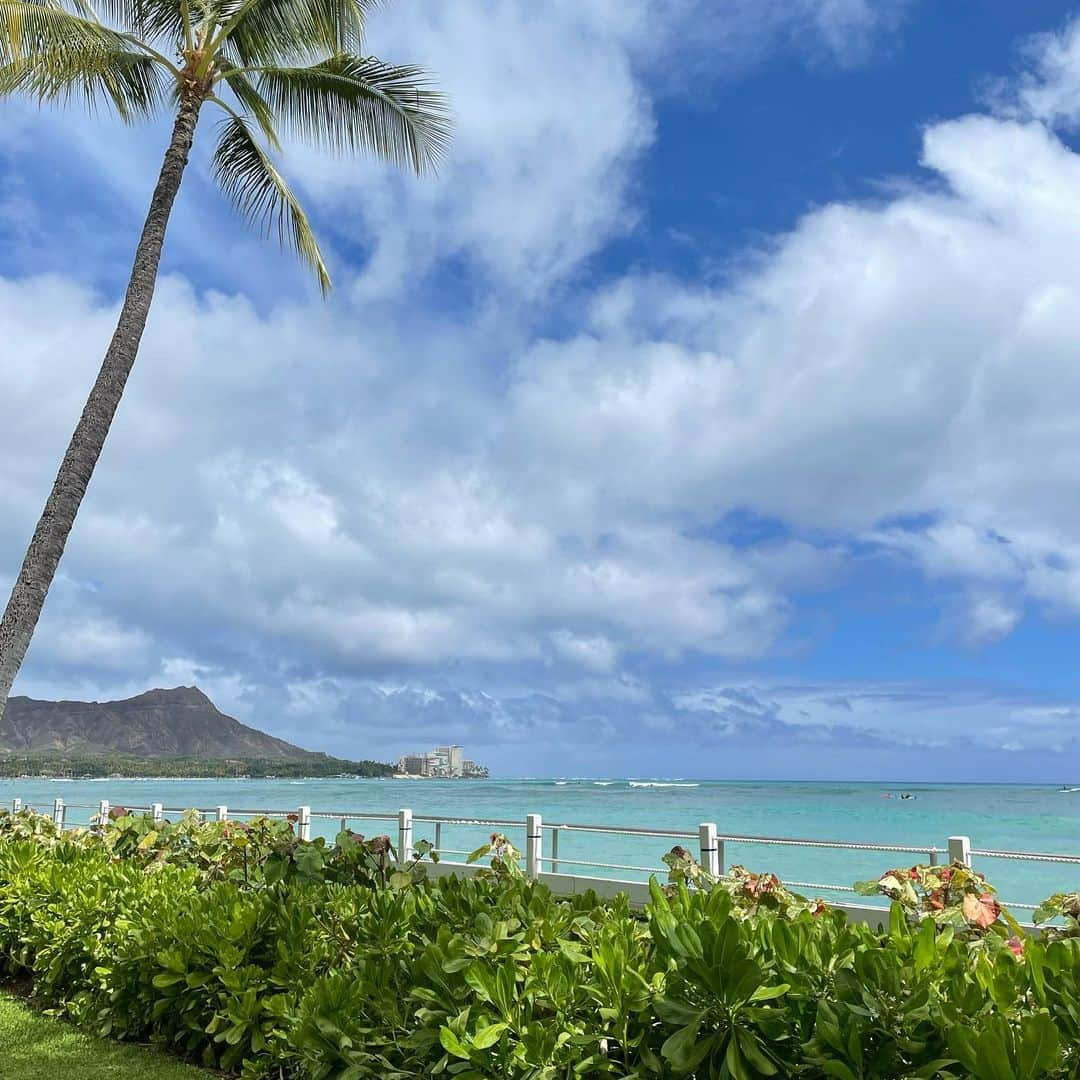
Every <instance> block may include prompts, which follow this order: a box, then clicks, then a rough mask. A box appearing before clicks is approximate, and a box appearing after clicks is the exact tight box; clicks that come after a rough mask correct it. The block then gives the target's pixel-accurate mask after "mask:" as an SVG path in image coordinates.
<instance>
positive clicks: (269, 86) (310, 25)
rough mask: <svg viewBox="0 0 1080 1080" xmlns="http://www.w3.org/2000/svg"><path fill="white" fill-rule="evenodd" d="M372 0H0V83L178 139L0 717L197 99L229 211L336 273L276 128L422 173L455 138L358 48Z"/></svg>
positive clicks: (0, 699) (52, 515) (112, 409)
mask: <svg viewBox="0 0 1080 1080" xmlns="http://www.w3.org/2000/svg"><path fill="white" fill-rule="evenodd" d="M376 2H378V0H102V3H101V7H100V10H95V9H94V8H93V7H91V5H90V0H0V97H2V96H4V95H8V94H23V95H27V96H29V97H30V98H32V99H35V100H36V101H38V102H39V103H66V102H67V101H69V100H70V99H71V98H73V97H76V98H83V99H84V100H85V101H86V103H87V104H88V105H89V106H91V107H94V106H96V105H99V104H105V105H106V106H108V107H110V108H111V109H112V110H114V111H115V113H116V115H117V116H119V118H120V119H121V120H123V121H125V122H127V123H132V122H135V121H139V120H144V119H146V118H148V117H152V116H154V115H156V114H158V113H159V112H161V111H162V110H164V109H165V108H169V109H170V110H171V112H172V114H173V117H174V120H173V128H172V138H171V139H170V141H169V145H168V148H167V149H166V151H165V159H164V162H163V163H162V166H161V172H160V175H159V176H158V182H157V187H156V188H155V189H154V193H153V197H152V198H151V200H150V210H149V213H148V214H147V216H146V222H145V224H144V226H143V231H142V236H141V237H140V239H139V245H138V247H137V248H136V251H135V261H134V264H133V266H132V270H131V277H130V280H129V282H128V287H127V293H126V294H125V297H124V304H123V307H122V309H121V311H120V318H119V321H118V323H117V327H116V332H115V333H114V335H113V338H112V341H111V342H110V344H109V348H108V351H107V352H106V353H105V360H104V362H103V363H102V366H101V371H100V373H99V375H98V378H97V381H96V382H95V384H94V387H93V389H92V390H91V392H90V397H89V399H88V400H87V402H86V407H85V409H84V410H83V414H82V417H81V419H80V420H79V423H78V425H77V427H76V428H75V433H74V435H73V436H72V438H71V443H70V445H69V446H68V449H67V453H66V454H65V455H64V460H63V462H62V464H61V465H60V471H59V473H58V474H57V477H56V482H55V483H54V485H53V489H52V492H51V494H50V495H49V499H48V502H47V503H46V504H45V510H44V512H43V513H42V515H41V520H40V521H39V522H38V525H37V529H36V530H35V531H34V536H33V539H32V540H31V541H30V547H29V550H28V551H27V553H26V558H25V560H24V562H23V564H22V569H21V570H20V572H19V576H18V578H17V579H16V581H15V585H14V588H13V589H12V591H11V599H10V600H9V601H8V605H7V609H6V611H5V612H4V617H3V621H2V622H0V718H2V717H3V712H4V706H5V703H6V702H7V698H8V694H9V692H10V690H11V685H12V683H13V682H14V681H15V676H16V675H17V674H18V671H19V667H20V666H21V664H22V661H23V657H24V656H25V655H26V650H27V649H28V648H29V645H30V639H31V637H32V636H33V633H34V628H35V627H36V625H37V622H38V618H39V617H40V615H41V609H42V607H43V605H44V603H45V597H46V595H47V593H48V591H49V586H50V585H51V584H52V580H53V576H54V575H55V573H56V568H57V566H58V565H59V562H60V558H61V556H62V555H63V552H64V546H65V544H66V543H67V538H68V535H69V534H70V532H71V529H72V526H73V525H74V523H75V516H76V514H77V513H78V510H79V505H80V504H81V502H82V499H83V496H84V495H85V493H86V488H87V485H88V484H89V482H90V477H91V476H92V474H93V472H94V467H95V465H96V464H97V460H98V457H99V456H100V454H101V449H102V447H103V445H104V443H105V438H106V436H107V435H108V433H109V427H110V425H111V424H112V420H113V417H114V416H115V414H116V410H117V407H118V406H119V404H120V398H121V395H122V394H123V392H124V386H125V384H126V383H127V379H128V376H129V375H130V373H131V368H132V365H133V364H134V362H135V356H136V353H137V352H138V349H139V342H140V340H141V339H142V334H143V330H144V329H145V327H146V320H147V316H148V314H149V312H150V302H151V300H152V298H153V295H154V286H155V283H156V279H157V272H158V264H159V261H160V259H161V249H162V244H163V243H164V240H165V230H166V227H167V225H168V222H169V215H170V212H171V211H172V207H173V202H174V200H175V199H176V194H177V191H178V190H179V188H180V181H181V179H182V177H183V174H184V169H185V167H186V166H187V162H188V155H189V153H190V151H191V147H192V143H193V141H194V138H195V129H196V125H197V124H198V121H199V116H200V114H201V112H202V109H203V107H204V106H211V107H213V108H214V109H215V110H218V111H219V112H220V114H221V119H220V125H219V128H218V141H217V148H216V150H215V151H214V156H213V173H214V177H215V178H216V180H217V181H218V183H220V185H221V187H222V189H223V190H224V192H225V194H226V195H227V196H228V197H229V198H230V200H231V201H232V203H233V205H234V206H235V207H236V209H237V210H238V211H239V213H240V214H241V215H242V216H243V217H244V218H246V219H248V220H250V221H252V222H254V223H256V224H258V225H261V226H262V227H263V228H264V229H265V230H266V231H268V232H273V233H277V235H278V238H279V240H280V241H281V242H282V244H284V245H287V246H289V247H292V248H293V249H294V250H295V252H296V254H297V255H298V256H299V257H300V259H301V260H303V262H305V263H306V264H307V265H308V266H310V267H311V269H312V270H313V271H314V273H315V274H316V276H317V277H318V280H319V285H320V286H321V288H322V290H323V293H324V294H325V293H326V292H327V290H328V289H329V288H330V275H329V273H328V272H327V268H326V264H325V262H324V261H323V256H322V253H321V252H320V250H319V245H318V243H317V241H316V239H315V236H314V234H313V233H312V230H311V225H310V224H309V222H308V218H307V215H306V214H305V213H304V210H303V208H302V207H301V206H300V204H299V202H298V201H297V199H296V197H295V196H294V195H293V193H292V191H290V190H289V187H288V185H287V184H286V182H285V180H284V178H283V177H282V175H281V173H280V172H279V171H278V169H277V166H276V165H275V164H274V161H273V159H272V157H271V152H273V151H279V150H280V149H281V143H280V140H279V137H278V131H279V130H280V131H281V132H282V133H283V134H284V135H286V136H287V137H289V138H292V139H295V140H301V141H305V142H307V143H310V144H314V145H315V146H317V147H322V148H324V149H328V150H333V151H344V152H369V153H373V154H375V155H377V156H378V157H380V158H383V159H385V160H387V161H390V162H392V163H394V164H397V165H401V166H406V167H409V168H411V169H413V170H414V171H416V172H417V173H424V172H426V171H428V170H430V169H432V168H433V167H434V166H435V165H436V164H437V162H438V160H439V158H440V156H441V154H442V152H443V150H444V148H445V146H446V143H447V140H448V137H449V119H448V113H447V109H446V106H445V103H444V100H443V98H442V96H441V95H440V94H438V93H436V92H435V91H433V90H431V89H430V88H429V87H428V84H427V81H426V79H425V77H424V75H423V73H422V72H421V71H419V70H418V69H417V68H414V67H401V66H396V65H393V64H389V63H385V62H384V61H382V60H378V59H376V58H374V57H370V56H365V55H364V54H363V43H364V22H365V16H366V14H367V12H368V10H369V9H370V8H372V7H373V6H374V5H375V3H376Z"/></svg>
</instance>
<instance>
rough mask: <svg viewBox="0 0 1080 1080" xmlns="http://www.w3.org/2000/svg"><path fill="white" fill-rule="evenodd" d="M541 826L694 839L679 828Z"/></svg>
mask: <svg viewBox="0 0 1080 1080" xmlns="http://www.w3.org/2000/svg"><path fill="white" fill-rule="evenodd" d="M542 828H544V829H545V830H547V831H549V832H554V831H555V830H560V831H562V832H585V833H604V834H606V835H609V836H671V837H674V838H675V839H677V840H696V839H697V835H698V834H697V833H696V832H683V831H682V830H681V829H638V828H633V827H627V828H625V829H622V828H620V827H619V826H618V825H570V824H552V823H550V822H547V821H545V822H543V825H542Z"/></svg>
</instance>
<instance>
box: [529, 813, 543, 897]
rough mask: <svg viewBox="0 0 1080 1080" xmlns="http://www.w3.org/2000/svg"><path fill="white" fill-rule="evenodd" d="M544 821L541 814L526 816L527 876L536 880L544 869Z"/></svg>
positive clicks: (531, 879)
mask: <svg viewBox="0 0 1080 1080" xmlns="http://www.w3.org/2000/svg"><path fill="white" fill-rule="evenodd" d="M543 856H544V822H543V820H542V819H541V817H540V815H539V814H528V815H527V816H526V818H525V876H526V877H527V878H528V879H529V880H530V881H536V880H537V879H538V878H539V877H540V874H541V873H542V871H543V869H544V863H543Z"/></svg>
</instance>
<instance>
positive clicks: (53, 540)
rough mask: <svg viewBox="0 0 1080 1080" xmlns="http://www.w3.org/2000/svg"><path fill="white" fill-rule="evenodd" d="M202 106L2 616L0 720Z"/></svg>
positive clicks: (190, 108)
mask: <svg viewBox="0 0 1080 1080" xmlns="http://www.w3.org/2000/svg"><path fill="white" fill-rule="evenodd" d="M201 106H202V98H201V96H200V95H197V94H193V93H192V94H185V95H184V96H183V97H182V98H181V101H180V105H179V107H178V108H177V112H176V123H175V124H174V126H173V133H172V139H171V141H170V142H169V148H168V150H166V152H165V160H164V162H163V163H162V166H161V173H160V175H159V176H158V182H157V187H156V188H154V196H153V198H152V199H151V200H150V211H149V213H148V214H147V216H146V224H145V225H144V226H143V231H142V236H141V237H140V239H139V246H138V248H137V249H136V251H135V262H134V265H133V266H132V268H131V278H130V280H129V281H128V287H127V293H126V294H125V296H124V306H123V307H122V308H121V310H120V319H119V322H118V323H117V325H116V332H115V333H114V334H113V338H112V341H111V342H110V343H109V349H108V351H107V352H106V353H105V360H104V362H103V363H102V365H101V371H100V372H99V373H98V377H97V381H96V382H95V383H94V388H93V390H91V391H90V397H89V398H88V399H87V402H86V407H85V408H84V409H83V413H82V416H81V417H80V419H79V423H78V426H77V427H76V428H75V434H74V435H72V437H71V442H70V443H69V444H68V448H67V453H66V454H65V455H64V460H63V462H62V463H61V465H60V471H59V472H58V473H57V476H56V482H55V483H54V484H53V488H52V492H51V493H50V495H49V500H48V502H46V504H45V510H44V511H43V513H42V515H41V520H40V521H38V524H37V528H36V529H35V530H34V536H33V539H32V540H31V541H30V547H29V549H28V550H27V552H26V558H25V559H24V560H23V564H22V569H21V570H20V571H19V576H18V578H17V579H16V581H15V585H14V588H12V590H11V598H10V599H9V600H8V604H7V609H6V610H5V611H4V618H3V621H2V622H0V719H3V715H4V707H5V705H6V704H7V699H8V694H9V693H10V692H11V685H12V683H14V681H15V676H16V675H17V674H18V673H19V668H20V667H21V666H22V662H23V657H25V656H26V650H27V649H28V648H29V647H30V639H31V638H32V637H33V635H34V629H35V627H36V626H37V623H38V619H39V618H40V616H41V609H42V607H43V606H44V604H45V597H46V596H47V595H48V592H49V586H50V585H51V584H52V580H53V577H54V575H55V574H56V568H57V566H59V564H60V558H61V556H62V555H63V554H64V547H65V545H66V544H67V539H68V536H69V535H70V533H71V529H72V526H73V525H74V524H75V515H76V514H78V512H79V506H80V505H81V503H82V500H83V496H84V495H85V494H86V488H87V485H88V484H89V483H90V477H91V476H92V475H93V473H94V467H95V466H96V465H97V461H98V458H99V457H100V456H101V450H102V447H103V446H104V445H105V438H106V436H107V435H108V434H109V428H110V426H111V425H112V421H113V417H114V416H115V415H116V410H117V408H118V406H119V405H120V398H121V397H122V396H123V393H124V387H125V386H126V384H127V380H128V376H129V375H130V374H131V368H132V365H133V364H134V363H135V356H136V354H137V353H138V351H139V342H140V341H141V340H142V336H143V331H144V330H145V329H146V319H147V316H148V315H149V314H150V302H151V301H152V300H153V298H154V286H155V285H156V283H157V272H158V264H159V263H160V261H161V249H162V245H163V244H164V242H165V230H166V227H167V226H168V223H169V215H170V213H171V212H172V207H173V202H174V201H175V200H176V193H177V192H178V191H179V190H180V181H181V180H182V179H183V175H184V169H185V167H186V166H187V162H188V154H189V153H190V151H191V143H192V140H193V139H194V137H195V125H196V124H197V123H198V120H199V109H200V107H201Z"/></svg>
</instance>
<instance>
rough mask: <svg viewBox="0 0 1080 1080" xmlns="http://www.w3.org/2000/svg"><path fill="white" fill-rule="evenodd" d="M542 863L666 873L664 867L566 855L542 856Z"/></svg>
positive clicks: (644, 872) (645, 872)
mask: <svg viewBox="0 0 1080 1080" xmlns="http://www.w3.org/2000/svg"><path fill="white" fill-rule="evenodd" d="M540 861H541V862H546V863H558V864H559V865H560V866H562V864H563V863H566V864H567V865H569V866H592V867H594V868H596V869H598V870H639V871H641V873H643V874H663V873H666V871H665V869H664V867H662V866H631V865H628V864H627V863H610V862H591V861H590V860H589V859H568V858H566V856H565V855H558V856H554V857H553V856H550V855H542V856H541V857H540Z"/></svg>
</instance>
